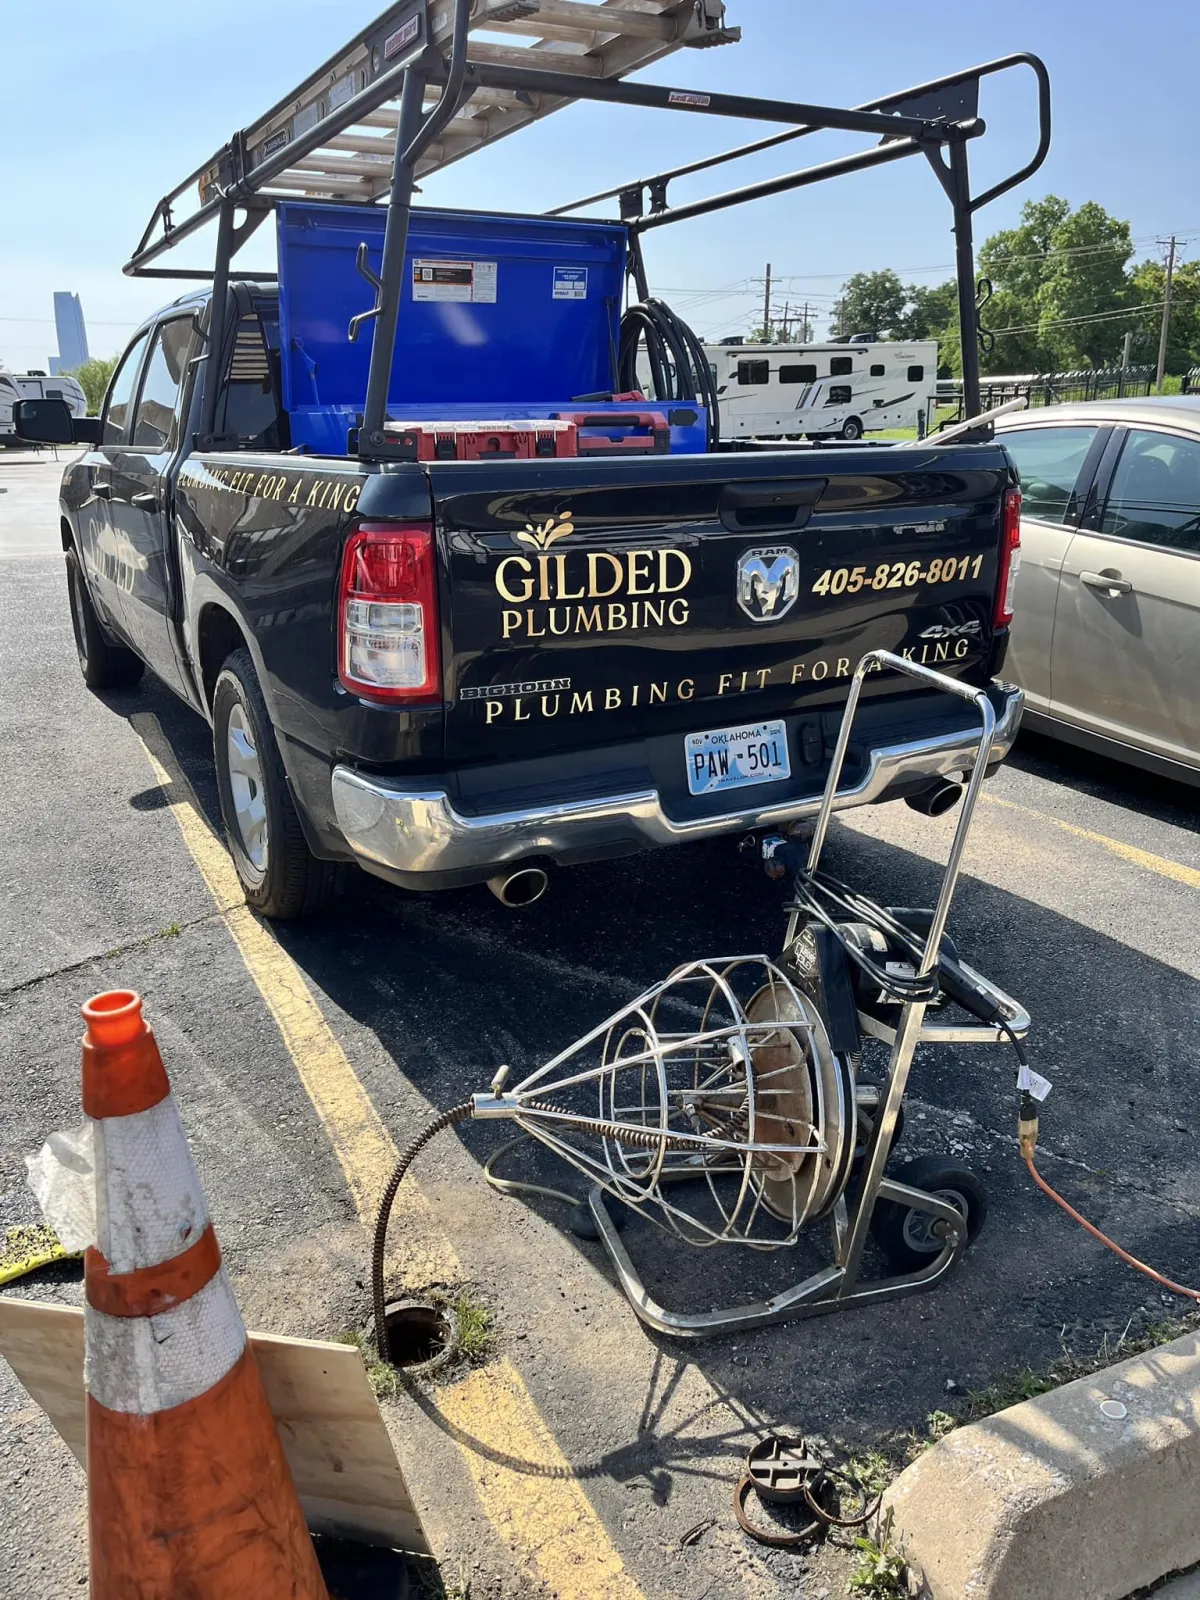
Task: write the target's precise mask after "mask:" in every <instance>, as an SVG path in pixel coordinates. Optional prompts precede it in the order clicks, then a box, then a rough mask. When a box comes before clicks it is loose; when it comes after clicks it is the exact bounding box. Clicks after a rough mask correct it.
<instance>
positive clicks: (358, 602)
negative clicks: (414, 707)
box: [338, 522, 440, 703]
mask: <svg viewBox="0 0 1200 1600" xmlns="http://www.w3.org/2000/svg"><path fill="white" fill-rule="evenodd" d="M438 668H439V662H438V621H437V571H436V563H435V559H434V546H433V534H432V533H431V532H430V530H429V529H428V528H426V527H419V526H418V527H409V526H400V525H399V524H397V523H392V522H368V523H363V524H362V526H361V527H359V528H358V529H356V530H355V532H354V533H352V534H351V535H350V537H349V539H347V541H346V548H345V551H344V552H343V554H342V578H341V584H340V585H339V589H338V677H339V678H340V679H341V681H342V684H343V685H344V687H345V688H347V689H348V690H349V691H350V693H351V694H357V695H364V696H366V697H367V698H369V699H371V700H388V701H391V702H393V703H395V702H396V701H409V700H431V699H436V698H438V696H439V693H440V690H439V671H438Z"/></svg>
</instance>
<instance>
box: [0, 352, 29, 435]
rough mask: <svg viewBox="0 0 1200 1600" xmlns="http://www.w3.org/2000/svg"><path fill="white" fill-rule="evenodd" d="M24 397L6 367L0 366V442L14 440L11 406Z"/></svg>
mask: <svg viewBox="0 0 1200 1600" xmlns="http://www.w3.org/2000/svg"><path fill="white" fill-rule="evenodd" d="M22 399H24V396H23V395H22V393H21V391H20V389H18V388H17V380H16V379H15V378H14V377H13V375H12V373H11V372H9V371H8V370H7V368H5V367H2V366H0V444H9V443H15V442H16V437H17V435H16V432H15V430H14V428H13V406H14V404H15V403H16V402H17V401H18V400H22Z"/></svg>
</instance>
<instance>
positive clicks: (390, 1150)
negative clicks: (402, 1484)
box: [132, 713, 642, 1600]
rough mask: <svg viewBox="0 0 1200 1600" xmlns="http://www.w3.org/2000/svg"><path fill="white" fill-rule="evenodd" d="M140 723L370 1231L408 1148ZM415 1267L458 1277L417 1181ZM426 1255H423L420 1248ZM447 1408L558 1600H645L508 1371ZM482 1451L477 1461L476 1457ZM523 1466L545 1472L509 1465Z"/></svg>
mask: <svg viewBox="0 0 1200 1600" xmlns="http://www.w3.org/2000/svg"><path fill="white" fill-rule="evenodd" d="M132 721H133V726H134V729H135V730H136V732H137V733H138V735H139V736H140V738H141V740H142V743H143V745H144V746H145V749H146V755H147V757H148V758H149V761H150V765H151V766H152V767H153V769H154V775H155V777H156V779H157V780H158V782H159V783H160V784H161V785H162V786H163V788H164V791H165V793H166V795H167V800H168V804H169V806H170V809H171V813H172V815H173V816H174V818H175V821H176V822H177V823H178V825H179V831H180V832H181V834H182V835H183V840H184V843H185V844H186V845H187V847H188V849H189V850H190V851H191V853H192V856H193V858H194V860H195V862H196V865H197V866H198V867H199V869H200V872H201V875H202V876H203V878H204V881H205V883H206V884H207V885H208V888H209V891H210V892H211V894H212V897H213V899H214V900H215V901H216V903H217V906H218V908H219V909H220V911H221V913H222V915H223V919H224V921H225V923H226V925H227V927H228V928H229V931H230V933H231V935H232V936H233V940H234V942H235V944H236V945H237V947H238V950H239V951H240V952H241V957H242V960H243V961H244V962H245V964H246V970H247V971H248V972H249V974H250V976H251V978H253V980H254V982H255V984H256V985H257V987H258V991H259V993H260V994H261V995H262V997H263V1000H264V1001H265V1002H266V1005H267V1008H268V1010H269V1011H270V1013H271V1015H272V1016H273V1017H274V1019H275V1022H276V1024H277V1025H278V1028H279V1031H280V1033H281V1035H282V1036H283V1042H284V1044H285V1045H286V1046H287V1050H288V1054H289V1055H290V1056H291V1058H292V1061H293V1062H294V1064H295V1067H296V1071H297V1072H298V1074H299V1076H300V1081H301V1083H302V1084H303V1085H304V1088H305V1090H306V1091H307V1093H308V1097H309V1099H310V1100H311V1101H312V1103H313V1106H314V1107H315V1108H316V1111H317V1115H318V1116H319V1117H320V1119H321V1122H322V1124H323V1126H324V1128H325V1131H326V1132H327V1133H328V1135H329V1139H330V1142H331V1144H332V1145H333V1149H334V1153H335V1154H336V1156H337V1158H338V1161H339V1162H340V1163H341V1167H342V1171H343V1172H344V1173H345V1175H346V1182H347V1183H348V1184H349V1186H350V1192H351V1194H352V1195H353V1197H354V1203H355V1205H356V1207H357V1208H358V1214H359V1216H360V1217H361V1218H362V1221H363V1225H364V1226H365V1227H367V1228H368V1229H373V1228H374V1224H375V1208H376V1205H377V1203H378V1199H379V1195H380V1193H381V1192H382V1190H383V1187H384V1184H385V1183H386V1181H387V1179H388V1177H389V1176H390V1174H391V1171H392V1169H393V1167H394V1166H395V1165H396V1162H397V1161H398V1160H399V1151H398V1150H397V1148H396V1145H395V1143H394V1142H393V1140H392V1137H391V1135H390V1134H389V1133H388V1131H387V1129H386V1128H385V1127H384V1125H383V1122H382V1119H381V1118H380V1116H379V1113H378V1112H377V1111H376V1110H375V1107H374V1106H373V1105H372V1103H371V1100H370V1098H369V1096H368V1095H367V1091H366V1090H365V1089H364V1087H363V1085H362V1083H361V1082H360V1081H359V1079H358V1076H357V1074H356V1073H355V1071H354V1068H353V1067H352V1066H351V1065H350V1061H349V1058H348V1057H347V1055H346V1052H345V1051H344V1050H343V1049H342V1047H341V1045H340V1044H339V1043H338V1041H337V1040H336V1038H335V1037H334V1035H333V1032H332V1030H331V1029H330V1026H329V1024H328V1022H327V1021H326V1020H325V1017H324V1016H323V1014H322V1012H321V1009H320V1007H319V1006H318V1005H317V1002H316V1001H315V1000H314V998H313V996H312V993H311V991H310V990H309V988H308V985H307V983H306V982H305V980H304V975H303V974H302V973H301V971H300V969H299V967H298V966H297V965H296V963H295V962H294V961H293V960H292V958H291V957H290V956H289V955H288V954H287V952H286V951H285V950H284V949H283V948H282V947H281V946H280V945H279V944H278V943H277V942H276V940H275V938H274V937H273V936H272V934H271V933H270V931H269V929H267V928H266V927H265V926H264V925H263V923H261V922H260V921H259V920H258V918H257V917H255V916H254V914H253V913H252V912H251V911H250V910H249V908H248V907H247V906H246V904H245V901H244V900H243V898H242V892H241V886H240V884H239V883H238V878H237V873H236V872H235V871H234V868H233V863H232V862H231V861H230V859H229V855H228V853H227V851H226V850H225V847H224V845H223V844H222V843H221V841H220V840H219V839H218V838H217V837H216V835H215V834H214V833H213V831H212V829H211V828H210V827H209V825H208V822H207V820H206V819H205V816H204V813H203V812H202V811H201V809H200V807H199V805H198V803H197V801H196V797H195V795H194V793H193V792H192V787H191V785H190V784H189V783H188V781H187V778H186V777H185V776H184V774H183V771H182V769H181V768H180V766H179V763H178V762H177V761H176V759H175V754H174V752H173V751H172V749H171V746H170V745H169V743H168V742H167V739H166V736H165V735H164V733H163V731H162V727H161V725H160V724H159V721H158V718H157V717H155V716H152V715H150V714H149V713H142V714H139V715H137V716H135V717H134V718H133V719H132ZM396 1200H397V1204H396V1215H397V1218H398V1220H399V1219H402V1220H401V1228H400V1229H398V1230H397V1231H398V1232H402V1233H404V1235H405V1262H406V1266H407V1267H408V1269H409V1271H410V1272H412V1273H413V1274H414V1276H415V1275H417V1274H420V1276H421V1278H422V1280H423V1281H424V1282H447V1281H453V1280H454V1279H456V1278H459V1277H461V1267H460V1265H459V1262H458V1258H457V1256H456V1254H455V1252H454V1247H453V1246H452V1245H451V1243H450V1241H449V1240H448V1239H447V1238H446V1237H445V1235H444V1234H442V1233H441V1231H440V1229H438V1227H437V1225H436V1223H435V1222H434V1219H433V1212H432V1208H431V1206H430V1205H429V1202H428V1200H427V1199H426V1198H425V1196H424V1194H423V1193H422V1192H421V1190H420V1189H419V1187H418V1186H417V1185H416V1184H415V1183H414V1182H413V1180H412V1178H411V1176H410V1177H408V1178H406V1179H405V1181H404V1183H403V1184H402V1185H401V1187H400V1192H399V1194H398V1195H397V1197H396ZM417 1241H420V1246H421V1248H420V1249H419V1250H418V1251H417V1253H416V1256H415V1257H414V1254H413V1251H414V1246H415V1245H416V1244H417ZM439 1398H440V1400H441V1401H442V1402H443V1405H442V1409H443V1411H444V1414H445V1415H446V1417H447V1420H448V1421H449V1422H450V1424H451V1426H452V1427H453V1428H454V1430H455V1433H456V1435H458V1436H459V1437H458V1439H457V1442H458V1447H459V1449H460V1450H461V1452H462V1454H463V1457H464V1458H465V1461H466V1464H467V1467H468V1470H469V1471H470V1474H471V1478H472V1480H473V1482H474V1484H475V1489H476V1492H477V1494H478V1495H479V1499H480V1502H481V1504H482V1506H483V1509H484V1511H485V1513H486V1515H487V1517H488V1520H489V1521H490V1522H491V1523H492V1525H493V1526H494V1527H495V1528H496V1530H497V1531H498V1533H499V1534H500V1536H501V1537H502V1538H503V1539H504V1540H505V1542H506V1543H507V1544H508V1545H509V1546H510V1547H511V1548H512V1549H513V1551H514V1552H515V1553H516V1554H517V1555H518V1556H519V1557H521V1558H522V1559H524V1560H526V1561H529V1562H530V1563H531V1564H532V1565H533V1567H534V1568H535V1569H536V1571H537V1573H538V1575H539V1577H540V1578H541V1579H542V1581H543V1582H544V1583H545V1584H546V1585H547V1587H548V1588H549V1589H550V1590H551V1591H552V1592H554V1593H555V1594H556V1595H557V1596H558V1597H559V1600H601V1597H603V1600H642V1596H641V1591H640V1590H639V1589H638V1586H637V1585H636V1583H634V1581H633V1579H632V1578H631V1577H630V1576H629V1574H628V1572H627V1571H626V1570H625V1566H624V1563H623V1562H622V1560H621V1557H620V1555H619V1553H618V1552H617V1549H616V1547H615V1546H614V1544H613V1543H612V1541H611V1539H610V1538H609V1536H608V1533H607V1532H606V1530H605V1528H604V1524H603V1523H602V1522H601V1521H600V1519H599V1517H598V1516H597V1515H596V1513H595V1511H594V1510H593V1508H592V1505H591V1503H590V1501H589V1500H588V1498H587V1496H586V1495H585V1494H584V1492H583V1490H582V1488H581V1487H580V1485H579V1482H578V1480H577V1479H576V1478H575V1477H574V1475H573V1474H572V1472H571V1468H570V1464H569V1463H568V1462H567V1460H566V1457H565V1456H564V1455H563V1454H562V1452H561V1450H559V1448H558V1446H557V1445H556V1444H555V1442H554V1439H553V1437H552V1435H551V1434H550V1431H549V1430H548V1428H547V1427H546V1424H545V1423H544V1422H543V1421H542V1418H541V1416H540V1414H539V1412H538V1409H537V1407H536V1405H535V1404H534V1402H533V1399H532V1397H531V1395H530V1394H529V1391H528V1390H527V1389H526V1387H525V1384H524V1382H523V1381H522V1379H521V1377H520V1374H519V1373H518V1372H517V1371H516V1369H515V1368H514V1367H513V1366H512V1365H511V1364H510V1363H509V1362H507V1361H497V1362H494V1363H492V1364H490V1365H489V1366H487V1367H483V1368H480V1369H479V1370H478V1371H476V1372H473V1373H472V1374H471V1375H470V1376H469V1377H468V1378H466V1379H464V1380H463V1381H462V1382H461V1383H458V1384H455V1385H453V1386H452V1387H451V1388H449V1389H446V1390H443V1391H441V1394H440V1397H439ZM473 1444H478V1445H479V1446H480V1449H479V1450H475V1449H473V1448H472V1445H473ZM514 1458H515V1459H520V1460H522V1461H523V1462H526V1463H530V1464H532V1465H533V1466H534V1467H535V1468H536V1471H535V1472H533V1473H530V1472H527V1471H521V1472H518V1471H517V1470H515V1469H514V1468H512V1467H509V1466H506V1465H502V1464H498V1463H499V1462H502V1461H504V1460H512V1459H514Z"/></svg>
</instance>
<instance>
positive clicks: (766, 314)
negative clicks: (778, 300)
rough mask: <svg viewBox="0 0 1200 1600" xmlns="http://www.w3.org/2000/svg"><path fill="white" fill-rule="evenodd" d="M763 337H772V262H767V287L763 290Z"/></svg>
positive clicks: (767, 338) (768, 338)
mask: <svg viewBox="0 0 1200 1600" xmlns="http://www.w3.org/2000/svg"><path fill="white" fill-rule="evenodd" d="M763 338H764V339H766V340H768V341H769V340H770V338H771V263H770V262H769V261H768V262H767V278H766V288H765V289H764V290H763Z"/></svg>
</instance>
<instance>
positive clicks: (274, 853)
mask: <svg viewBox="0 0 1200 1600" xmlns="http://www.w3.org/2000/svg"><path fill="white" fill-rule="evenodd" d="M213 758H214V760H215V763H216V768H217V792H218V794H219V796H220V799H221V816H222V817H223V818H224V821H225V831H226V833H227V834H228V837H229V851H230V854H231V855H232V856H233V864H234V866H235V867H236V868H237V875H238V877H239V878H240V879H241V884H242V889H243V891H244V893H245V896H246V901H247V904H249V905H250V906H252V907H253V908H254V910H255V911H261V912H262V914H263V916H264V917H276V918H279V919H280V920H285V919H289V918H293V917H304V916H309V915H311V914H312V913H313V912H315V911H320V910H321V909H322V908H323V907H324V906H326V905H328V903H329V902H330V900H332V899H333V897H334V895H335V894H336V893H337V890H338V889H339V888H340V886H341V882H342V876H343V874H342V872H341V869H340V867H339V864H338V863H337V862H335V861H318V860H317V858H316V857H315V856H314V855H313V854H312V852H311V851H310V850H309V848H308V844H307V842H306V841H305V838H304V831H303V829H302V828H301V826H300V818H299V817H298V816H297V814H296V807H295V803H294V802H293V800H292V795H291V790H290V789H289V788H288V785H287V777H286V775H285V773H284V770H283V761H282V759H281V757H280V754H279V745H278V744H277V743H276V740H275V730H274V729H273V728H272V726H271V716H270V713H269V712H268V710H267V703H266V701H265V700H264V699H263V695H262V689H261V688H260V687H259V682H258V674H257V673H256V672H255V670H254V662H253V660H252V658H251V655H250V652H249V650H245V649H242V650H235V651H234V652H233V654H232V655H231V656H229V657H228V659H227V660H226V662H225V665H224V666H223V667H222V668H221V671H220V673H219V675H218V677H217V682H216V687H215V688H214V690H213Z"/></svg>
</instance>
